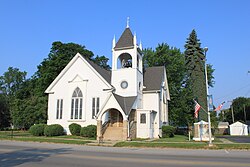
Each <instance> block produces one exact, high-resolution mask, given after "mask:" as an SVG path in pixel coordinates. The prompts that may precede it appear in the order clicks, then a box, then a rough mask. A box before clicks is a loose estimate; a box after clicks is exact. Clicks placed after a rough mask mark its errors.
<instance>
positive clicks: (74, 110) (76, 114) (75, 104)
mask: <svg viewBox="0 0 250 167" xmlns="http://www.w3.org/2000/svg"><path fill="white" fill-rule="evenodd" d="M70 119H71V120H82V119H83V94H82V91H81V89H80V88H79V87H77V88H76V89H74V92H73V94H72V97H71V113H70Z"/></svg>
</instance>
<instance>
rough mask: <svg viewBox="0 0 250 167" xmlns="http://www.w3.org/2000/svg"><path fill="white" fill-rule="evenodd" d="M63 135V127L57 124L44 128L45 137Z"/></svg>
mask: <svg viewBox="0 0 250 167" xmlns="http://www.w3.org/2000/svg"><path fill="white" fill-rule="evenodd" d="M63 134H64V130H63V127H62V126H61V125H59V124H53V125H48V126H46V127H45V128H44V135H45V136H61V135H63Z"/></svg>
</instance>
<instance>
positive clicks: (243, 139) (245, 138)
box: [220, 136, 250, 143]
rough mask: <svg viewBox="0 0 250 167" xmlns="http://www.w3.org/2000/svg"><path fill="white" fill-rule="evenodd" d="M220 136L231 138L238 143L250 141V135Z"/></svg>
mask: <svg viewBox="0 0 250 167" xmlns="http://www.w3.org/2000/svg"><path fill="white" fill-rule="evenodd" d="M220 138H225V139H227V140H230V141H233V142H236V143H250V137H249V136H221V137H220Z"/></svg>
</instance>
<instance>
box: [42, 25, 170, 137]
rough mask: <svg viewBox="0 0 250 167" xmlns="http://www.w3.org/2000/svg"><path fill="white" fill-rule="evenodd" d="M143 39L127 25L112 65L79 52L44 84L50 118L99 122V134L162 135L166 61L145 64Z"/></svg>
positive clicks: (65, 124) (115, 45) (57, 121)
mask: <svg viewBox="0 0 250 167" xmlns="http://www.w3.org/2000/svg"><path fill="white" fill-rule="evenodd" d="M142 58H143V54H142V45H141V44H140V45H139V46H138V45H137V39H136V35H133V34H132V32H131V30H130V28H129V27H128V26H127V27H126V29H125V30H124V32H123V33H122V35H121V37H120V39H119V40H118V41H117V42H116V41H115V39H114V40H113V46H112V69H111V70H105V69H103V68H101V67H100V66H98V65H96V64H95V63H93V62H92V61H90V60H88V59H87V58H85V57H84V55H80V54H79V53H77V54H76V55H75V56H74V58H73V59H72V60H71V61H70V62H69V63H68V65H67V66H66V67H65V68H64V69H63V70H62V71H61V73H60V74H59V75H58V76H57V77H56V79H55V80H54V81H53V82H52V83H51V84H50V86H49V87H48V88H47V89H46V91H45V93H47V94H48V96H49V98H48V121H47V124H49V125H50V124H60V125H62V126H63V127H64V129H65V131H66V133H67V134H70V132H69V128H68V127H69V125H70V124H72V123H77V124H79V125H81V126H82V127H84V126H87V125H91V124H93V125H97V140H99V139H104V140H128V139H131V138H158V137H160V136H161V135H162V132H161V127H162V125H164V124H165V125H168V101H169V100H170V96H169V90H168V82H167V75H166V69H165V67H164V66H157V67H148V68H145V69H143V60H142Z"/></svg>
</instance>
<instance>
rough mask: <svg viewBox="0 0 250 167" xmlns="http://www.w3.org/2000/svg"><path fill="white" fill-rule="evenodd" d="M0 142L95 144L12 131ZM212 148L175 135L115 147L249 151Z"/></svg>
mask: <svg viewBox="0 0 250 167" xmlns="http://www.w3.org/2000/svg"><path fill="white" fill-rule="evenodd" d="M0 140H16V141H33V142H49V143H64V144H81V145H84V144H87V143H92V142H95V141H94V140H95V139H88V138H83V137H80V136H70V135H68V136H67V135H64V136H55V137H45V136H41V137H35V136H32V135H31V134H30V133H29V132H28V131H14V132H13V136H12V132H11V131H0ZM213 144H214V146H213V147H208V143H207V142H194V141H193V140H191V141H188V137H187V136H183V135H175V137H173V138H161V139H155V140H150V139H134V140H132V141H125V142H118V143H116V144H115V147H152V148H154V147H157V148H185V149H250V143H249V144H241V143H230V144H225V143H222V142H221V141H220V139H218V138H215V141H213Z"/></svg>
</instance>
